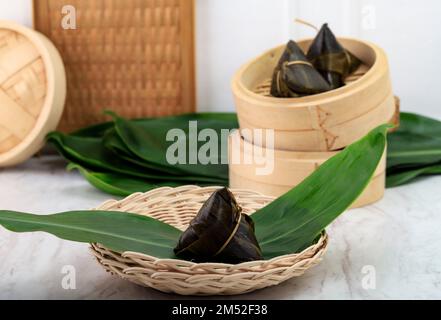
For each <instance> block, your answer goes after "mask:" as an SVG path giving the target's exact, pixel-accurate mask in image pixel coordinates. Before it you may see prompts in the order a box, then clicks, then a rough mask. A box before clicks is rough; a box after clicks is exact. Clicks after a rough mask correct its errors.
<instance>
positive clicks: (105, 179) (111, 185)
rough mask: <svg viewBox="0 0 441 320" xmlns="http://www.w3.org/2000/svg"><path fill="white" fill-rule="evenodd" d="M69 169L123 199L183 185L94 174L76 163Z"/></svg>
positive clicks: (111, 174) (116, 175) (172, 182)
mask: <svg viewBox="0 0 441 320" xmlns="http://www.w3.org/2000/svg"><path fill="white" fill-rule="evenodd" d="M67 168H68V170H75V169H76V170H78V171H79V172H80V173H81V175H82V176H83V177H84V178H85V179H86V180H87V181H88V182H89V183H90V184H91V185H92V186H94V187H95V188H97V189H99V190H101V191H103V192H105V193H108V194H112V195H115V196H121V197H126V196H129V195H131V194H133V193H135V192H147V191H150V190H153V189H156V188H159V187H178V186H181V185H182V184H183V183H182V181H181V182H179V181H165V182H164V181H155V182H152V181H148V180H143V179H137V178H132V177H127V176H125V175H121V174H116V173H101V172H92V171H89V170H87V169H85V168H83V167H82V166H80V165H78V164H75V163H70V164H69V165H68V167H67Z"/></svg>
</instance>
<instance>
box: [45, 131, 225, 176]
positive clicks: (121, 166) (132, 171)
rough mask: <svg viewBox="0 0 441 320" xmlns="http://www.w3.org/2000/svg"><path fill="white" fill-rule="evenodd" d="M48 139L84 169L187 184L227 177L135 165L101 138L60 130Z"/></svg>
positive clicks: (65, 155) (51, 134)
mask: <svg viewBox="0 0 441 320" xmlns="http://www.w3.org/2000/svg"><path fill="white" fill-rule="evenodd" d="M48 141H50V142H52V144H53V145H54V146H55V147H56V148H57V150H58V151H59V152H60V153H61V154H62V155H63V156H64V158H66V159H67V160H69V161H70V162H72V163H75V164H79V165H81V166H82V167H84V168H88V169H92V170H98V171H106V172H112V173H116V174H120V175H126V176H128V177H135V178H139V179H148V180H153V181H161V180H162V181H182V182H183V184H184V182H185V183H198V182H202V183H209V182H213V181H216V182H218V183H219V184H223V183H225V182H224V181H225V180H222V179H218V178H216V177H210V178H207V177H199V176H190V175H182V174H181V175H172V174H168V173H164V172H161V171H160V170H159V168H158V170H155V168H153V167H152V168H151V169H149V168H147V167H146V166H140V165H136V164H135V163H130V162H127V161H125V160H124V159H123V158H121V157H119V156H118V155H117V154H114V153H112V151H110V150H108V149H106V148H105V146H104V143H103V140H102V138H91V137H81V136H73V135H65V134H63V133H60V132H52V133H50V134H49V135H48Z"/></svg>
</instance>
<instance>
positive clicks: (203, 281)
mask: <svg viewBox="0 0 441 320" xmlns="http://www.w3.org/2000/svg"><path fill="white" fill-rule="evenodd" d="M217 189H218V187H205V188H200V187H196V186H183V187H178V188H159V189H155V190H153V191H150V192H147V193H136V194H133V195H131V196H129V197H128V198H126V199H124V200H122V201H116V200H110V201H107V202H105V203H103V204H102V205H101V206H99V207H98V208H96V209H97V210H112V211H122V212H131V213H136V214H142V215H148V216H151V217H154V218H156V219H158V220H161V221H163V222H166V223H169V224H171V225H173V226H175V227H177V228H179V229H181V230H185V229H186V227H187V225H188V223H189V222H190V221H191V219H192V218H193V217H194V216H195V215H196V213H197V212H198V210H199V208H200V207H201V206H202V204H203V203H204V202H205V201H206V200H207V199H208V197H209V196H210V195H211V194H212V193H213V192H214V191H215V190H217ZM232 192H233V193H234V195H235V197H236V199H237V201H238V203H239V204H240V205H241V206H242V209H243V211H244V213H246V214H252V213H253V212H254V211H256V210H257V209H259V208H261V207H263V206H265V205H266V204H267V203H269V202H271V201H272V200H273V198H272V197H266V196H262V195H260V194H258V193H256V192H253V191H245V190H234V189H233V190H232ZM176 240H177V239H176ZM327 244H328V238H327V235H326V234H324V235H323V236H322V237H321V239H320V240H319V241H318V242H317V243H316V244H314V245H313V246H311V247H309V248H307V249H305V250H304V251H303V252H301V253H297V254H289V255H285V256H280V257H276V258H274V259H271V260H265V261H253V262H246V263H241V264H237V265H230V264H220V263H199V264H197V263H193V262H188V261H183V260H177V259H158V258H155V257H152V256H148V255H145V254H140V253H135V252H125V253H123V254H120V253H117V252H113V251H111V250H109V249H107V248H105V247H103V246H101V245H99V244H92V247H91V249H92V252H93V254H94V255H95V257H96V258H97V260H98V262H99V263H100V264H101V265H102V266H103V267H104V268H105V269H106V270H107V271H110V272H111V273H113V274H116V275H118V276H120V277H121V278H123V279H126V280H129V281H131V282H134V283H136V284H138V285H142V286H146V287H150V288H154V289H157V290H159V291H162V292H167V293H177V294H180V295H236V294H242V293H247V292H251V291H254V290H257V289H262V288H265V287H269V286H274V285H277V284H279V283H281V282H283V281H286V280H288V279H291V278H293V277H298V276H301V275H302V274H303V273H304V272H305V271H306V270H307V269H309V268H311V267H313V266H315V265H317V264H318V263H319V262H320V261H321V258H322V257H323V255H324V253H325V251H326V247H327Z"/></svg>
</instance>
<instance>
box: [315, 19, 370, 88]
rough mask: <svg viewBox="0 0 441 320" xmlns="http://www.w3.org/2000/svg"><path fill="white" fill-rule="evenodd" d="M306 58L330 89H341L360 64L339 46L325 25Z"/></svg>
mask: <svg viewBox="0 0 441 320" xmlns="http://www.w3.org/2000/svg"><path fill="white" fill-rule="evenodd" d="M307 58H308V60H309V61H310V62H311V63H312V64H313V65H314V67H315V68H316V69H317V70H318V71H319V72H320V73H321V74H322V76H323V77H324V78H325V79H326V81H327V82H328V83H329V84H330V86H331V89H337V88H340V87H342V86H343V85H344V79H345V78H346V77H347V76H348V75H349V74H351V73H353V72H354V71H355V70H356V69H357V68H358V67H359V66H360V64H361V61H360V60H359V59H358V58H357V57H355V56H354V55H353V54H352V53H350V52H349V51H348V50H346V49H345V48H343V47H342V46H341V44H340V43H339V42H338V40H337V38H336V37H335V35H334V34H333V33H332V31H331V29H329V27H328V24H327V23H325V24H324V25H323V26H322V28H321V29H320V31H319V33H318V34H317V36H316V37H315V39H314V41H313V42H312V44H311V46H310V48H309V50H308V54H307Z"/></svg>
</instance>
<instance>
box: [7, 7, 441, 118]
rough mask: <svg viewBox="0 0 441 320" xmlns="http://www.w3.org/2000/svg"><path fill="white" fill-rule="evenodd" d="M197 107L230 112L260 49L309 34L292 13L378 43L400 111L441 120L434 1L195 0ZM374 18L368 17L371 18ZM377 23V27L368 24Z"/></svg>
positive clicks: (26, 16) (20, 12)
mask: <svg viewBox="0 0 441 320" xmlns="http://www.w3.org/2000/svg"><path fill="white" fill-rule="evenodd" d="M196 3H197V18H196V28H197V31H196V36H197V46H196V51H197V88H198V108H199V110H206V111H207V110H225V111H232V110H234V105H233V100H232V96H231V92H230V79H231V77H232V75H233V73H234V71H235V70H236V69H237V68H238V67H239V66H240V65H241V64H243V63H244V62H246V61H247V60H249V59H251V58H253V57H254V56H257V55H258V54H259V53H261V52H262V51H264V50H266V49H268V48H271V47H273V46H276V45H278V44H281V43H284V42H287V40H288V39H289V38H290V37H291V38H293V39H298V38H301V37H305V36H308V37H309V36H313V35H314V32H313V31H312V30H310V29H308V28H306V27H304V26H300V25H296V24H294V23H293V20H294V18H295V17H299V18H302V19H305V20H308V21H310V22H312V23H314V24H316V25H318V26H320V24H322V23H323V22H329V23H330V26H331V28H332V29H333V30H334V32H335V33H336V34H337V35H341V36H355V37H361V38H364V39H367V40H370V41H373V42H376V43H377V44H379V45H380V46H381V47H383V48H384V49H385V50H386V52H387V54H388V56H389V62H390V65H391V70H392V78H393V86H394V90H395V93H396V94H397V95H399V96H400V97H401V99H402V108H403V109H404V110H409V111H414V112H419V113H423V114H426V115H429V116H437V117H440V118H441V58H440V57H441V36H440V31H439V30H441V18H440V17H441V1H439V0H420V1H414V0H387V1H385V0H332V1H329V0H196ZM372 17H373V19H372ZM0 19H8V20H15V21H17V22H20V23H23V24H26V25H28V26H30V25H31V1H30V0H14V1H7V0H1V1H0ZM372 21H374V25H372Z"/></svg>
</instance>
